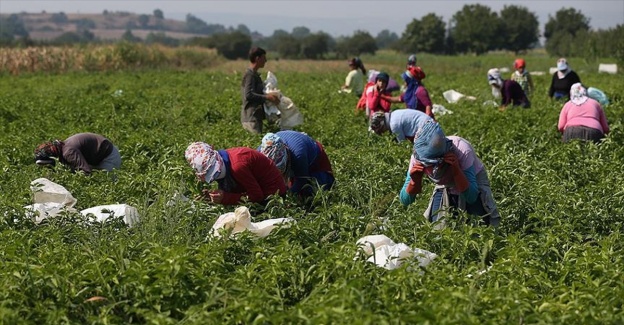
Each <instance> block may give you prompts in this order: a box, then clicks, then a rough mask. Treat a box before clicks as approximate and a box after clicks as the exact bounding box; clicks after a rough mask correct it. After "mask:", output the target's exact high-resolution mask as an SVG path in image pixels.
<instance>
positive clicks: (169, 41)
mask: <svg viewBox="0 0 624 325" xmlns="http://www.w3.org/2000/svg"><path fill="white" fill-rule="evenodd" d="M145 43H146V44H162V45H166V46H171V47H176V46H178V45H180V40H179V39H177V38H174V37H171V36H167V34H165V33H163V32H160V33H149V34H147V36H146V37H145Z"/></svg>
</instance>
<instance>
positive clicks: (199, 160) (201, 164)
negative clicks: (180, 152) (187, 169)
mask: <svg viewBox="0 0 624 325" xmlns="http://www.w3.org/2000/svg"><path fill="white" fill-rule="evenodd" d="M184 157H185V158H186V161H188V163H189V164H190V165H191V167H193V169H194V170H195V175H197V177H198V178H199V179H202V180H205V181H206V183H210V182H212V181H213V180H214V179H215V178H216V177H217V176H219V174H220V173H221V171H222V170H223V159H222V158H221V155H219V152H217V151H216V150H214V149H212V147H211V146H210V145H209V144H206V143H203V142H193V143H191V144H190V145H189V146H188V147H187V148H186V151H185V152H184Z"/></svg>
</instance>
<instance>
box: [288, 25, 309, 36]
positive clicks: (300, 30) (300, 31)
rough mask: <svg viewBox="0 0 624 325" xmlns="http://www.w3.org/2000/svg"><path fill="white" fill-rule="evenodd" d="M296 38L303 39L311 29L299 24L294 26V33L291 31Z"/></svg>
mask: <svg viewBox="0 0 624 325" xmlns="http://www.w3.org/2000/svg"><path fill="white" fill-rule="evenodd" d="M290 34H291V35H292V36H293V37H294V38H296V39H303V38H304V37H306V36H308V35H310V29H309V28H307V27H304V26H297V27H295V28H293V30H292V33H290Z"/></svg>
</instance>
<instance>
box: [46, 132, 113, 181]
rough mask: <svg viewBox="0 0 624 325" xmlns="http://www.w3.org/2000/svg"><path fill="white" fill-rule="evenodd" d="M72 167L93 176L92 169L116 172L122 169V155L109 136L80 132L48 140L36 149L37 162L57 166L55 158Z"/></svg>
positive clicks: (73, 169)
mask: <svg viewBox="0 0 624 325" xmlns="http://www.w3.org/2000/svg"><path fill="white" fill-rule="evenodd" d="M55 159H58V160H59V162H60V163H61V164H63V165H66V166H68V167H69V168H71V170H72V172H75V171H82V172H83V173H85V174H86V175H90V174H91V171H92V170H93V169H101V170H106V171H109V172H110V171H113V169H119V168H121V155H120V154H119V150H118V149H117V147H116V146H115V145H114V144H113V143H112V142H111V141H110V140H108V139H107V138H105V137H104V136H101V135H99V134H95V133H78V134H74V135H72V136H70V137H69V138H67V139H66V140H65V141H61V140H54V141H51V142H46V143H43V144H41V145H39V146H38V147H37V149H35V163H36V164H37V165H39V166H54V165H55V164H56V160H55Z"/></svg>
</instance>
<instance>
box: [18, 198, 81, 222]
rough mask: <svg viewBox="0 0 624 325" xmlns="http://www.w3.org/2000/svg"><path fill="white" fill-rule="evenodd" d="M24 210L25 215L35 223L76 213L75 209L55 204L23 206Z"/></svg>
mask: <svg viewBox="0 0 624 325" xmlns="http://www.w3.org/2000/svg"><path fill="white" fill-rule="evenodd" d="M24 209H26V215H27V216H28V217H30V218H31V219H32V220H33V221H34V222H35V223H40V222H41V221H43V220H45V219H48V218H53V217H56V216H57V215H59V214H61V213H64V212H76V209H74V208H72V207H68V206H66V205H64V204H62V203H57V202H45V203H34V204H31V205H27V206H25V207H24Z"/></svg>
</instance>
